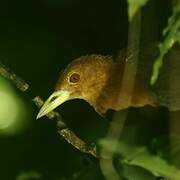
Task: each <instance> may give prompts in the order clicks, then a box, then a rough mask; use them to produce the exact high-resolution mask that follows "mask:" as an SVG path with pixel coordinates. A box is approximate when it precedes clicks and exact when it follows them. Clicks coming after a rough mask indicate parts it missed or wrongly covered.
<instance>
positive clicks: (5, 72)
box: [0, 62, 98, 158]
mask: <svg viewBox="0 0 180 180" xmlns="http://www.w3.org/2000/svg"><path fill="white" fill-rule="evenodd" d="M0 75H1V76H3V77H5V78H6V79H8V80H10V81H11V82H12V83H13V84H14V85H15V86H16V87H17V88H18V89H19V90H21V91H22V92H25V91H27V90H28V89H29V87H30V86H29V84H28V83H26V82H25V81H24V80H23V79H22V78H20V77H18V76H17V75H16V74H15V73H13V72H12V71H10V70H9V69H8V68H7V67H5V66H4V65H3V64H2V63H1V62H0ZM33 102H34V103H35V105H36V106H37V107H39V108H40V107H41V106H42V105H43V104H44V101H43V100H42V98H41V97H40V96H36V97H35V98H33ZM47 117H48V119H55V120H56V121H57V128H58V134H59V135H60V136H62V137H63V138H64V139H65V140H66V141H67V142H68V143H70V144H71V145H73V146H74V147H75V148H76V149H78V150H79V151H81V152H83V153H87V154H91V155H92V156H94V157H96V158H98V154H97V151H96V147H95V146H94V145H91V144H89V143H86V142H84V141H83V140H82V139H80V138H79V137H78V136H76V134H75V133H74V132H72V131H71V130H70V129H68V127H67V126H66V123H65V122H64V121H63V119H62V118H61V115H60V114H59V113H58V112H55V111H52V112H50V113H49V114H47Z"/></svg>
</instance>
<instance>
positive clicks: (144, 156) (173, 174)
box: [99, 139, 180, 180]
mask: <svg viewBox="0 0 180 180" xmlns="http://www.w3.org/2000/svg"><path fill="white" fill-rule="evenodd" d="M157 141H160V143H161V142H162V140H158V139H157ZM99 143H100V145H101V146H103V147H104V148H107V149H108V151H111V152H116V153H118V154H119V155H120V156H122V159H121V164H122V166H123V164H126V165H133V166H138V167H141V168H144V169H145V170H148V171H150V172H151V173H152V174H154V175H155V176H163V177H166V178H168V179H169V178H170V179H172V180H179V179H180V170H179V168H177V167H175V166H174V165H173V164H172V163H169V162H168V161H167V160H166V159H164V158H163V157H162V156H161V155H160V153H157V154H154V153H152V152H151V151H150V150H149V149H148V148H147V147H145V146H137V145H136V146H132V145H130V144H127V143H126V142H123V141H120V142H117V141H114V140H112V139H102V140H100V142H99ZM179 143H180V142H179ZM167 145H168V144H166V146H167ZM179 145H180V144H178V146H179ZM155 149H156V151H158V152H160V151H162V150H163V151H164V150H165V149H166V147H164V146H159V144H158V146H157V147H156V148H155ZM162 153H163V152H162ZM137 176H138V174H137ZM139 176H142V171H139ZM136 178H137V179H140V178H139V177H136Z"/></svg>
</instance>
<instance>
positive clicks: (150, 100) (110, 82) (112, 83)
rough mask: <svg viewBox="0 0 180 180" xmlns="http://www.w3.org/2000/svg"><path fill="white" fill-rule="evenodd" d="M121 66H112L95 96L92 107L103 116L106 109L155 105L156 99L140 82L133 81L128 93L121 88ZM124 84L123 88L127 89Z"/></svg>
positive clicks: (126, 84)
mask: <svg viewBox="0 0 180 180" xmlns="http://www.w3.org/2000/svg"><path fill="white" fill-rule="evenodd" d="M123 68H124V66H123V64H122V63H121V64H114V66H112V67H111V68H110V69H109V71H108V73H109V74H108V76H107V77H108V79H107V81H106V83H105V84H104V86H103V88H102V89H101V91H100V92H99V93H98V96H96V99H95V101H94V102H92V105H93V106H94V108H95V110H96V111H97V112H98V113H100V114H104V113H105V112H106V111H107V110H108V109H113V110H121V109H126V108H128V107H142V106H145V105H148V104H149V105H155V102H156V97H155V96H154V94H153V93H152V92H151V91H150V90H149V89H148V88H146V87H145V86H144V85H143V84H142V83H141V82H140V81H138V80H137V79H135V82H134V88H133V90H132V91H129V90H128V88H123V87H122V79H123V70H124V69H123ZM128 83H129V82H126V83H125V84H123V86H126V87H128Z"/></svg>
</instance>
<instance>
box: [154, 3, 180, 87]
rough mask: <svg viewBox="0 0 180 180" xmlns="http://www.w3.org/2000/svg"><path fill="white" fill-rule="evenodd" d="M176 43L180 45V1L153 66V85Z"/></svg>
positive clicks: (176, 5) (176, 4)
mask: <svg viewBox="0 0 180 180" xmlns="http://www.w3.org/2000/svg"><path fill="white" fill-rule="evenodd" d="M176 42H178V43H180V1H177V2H176V3H175V4H174V7H173V12H172V15H171V17H170V18H169V20H168V25H167V27H166V28H165V29H164V30H163V41H162V42H161V43H160V44H159V50H160V54H159V56H158V58H157V59H156V60H155V63H154V66H153V73H152V76H151V84H152V85H153V84H154V83H155V82H156V81H157V79H158V75H159V72H160V68H161V67H162V65H163V58H164V56H165V55H166V54H167V52H168V51H169V50H170V49H171V48H172V46H173V45H174V44H175V43H176Z"/></svg>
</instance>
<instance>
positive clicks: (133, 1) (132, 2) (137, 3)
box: [127, 0, 149, 21]
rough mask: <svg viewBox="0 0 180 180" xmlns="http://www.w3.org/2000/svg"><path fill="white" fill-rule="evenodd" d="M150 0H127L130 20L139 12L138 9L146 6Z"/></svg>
mask: <svg viewBox="0 0 180 180" xmlns="http://www.w3.org/2000/svg"><path fill="white" fill-rule="evenodd" d="M148 1H149V0H127V2H128V17H129V21H131V20H132V18H133V16H134V15H135V14H136V13H137V11H138V10H139V9H140V8H141V7H142V6H145V5H146V3H147V2H148Z"/></svg>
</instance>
